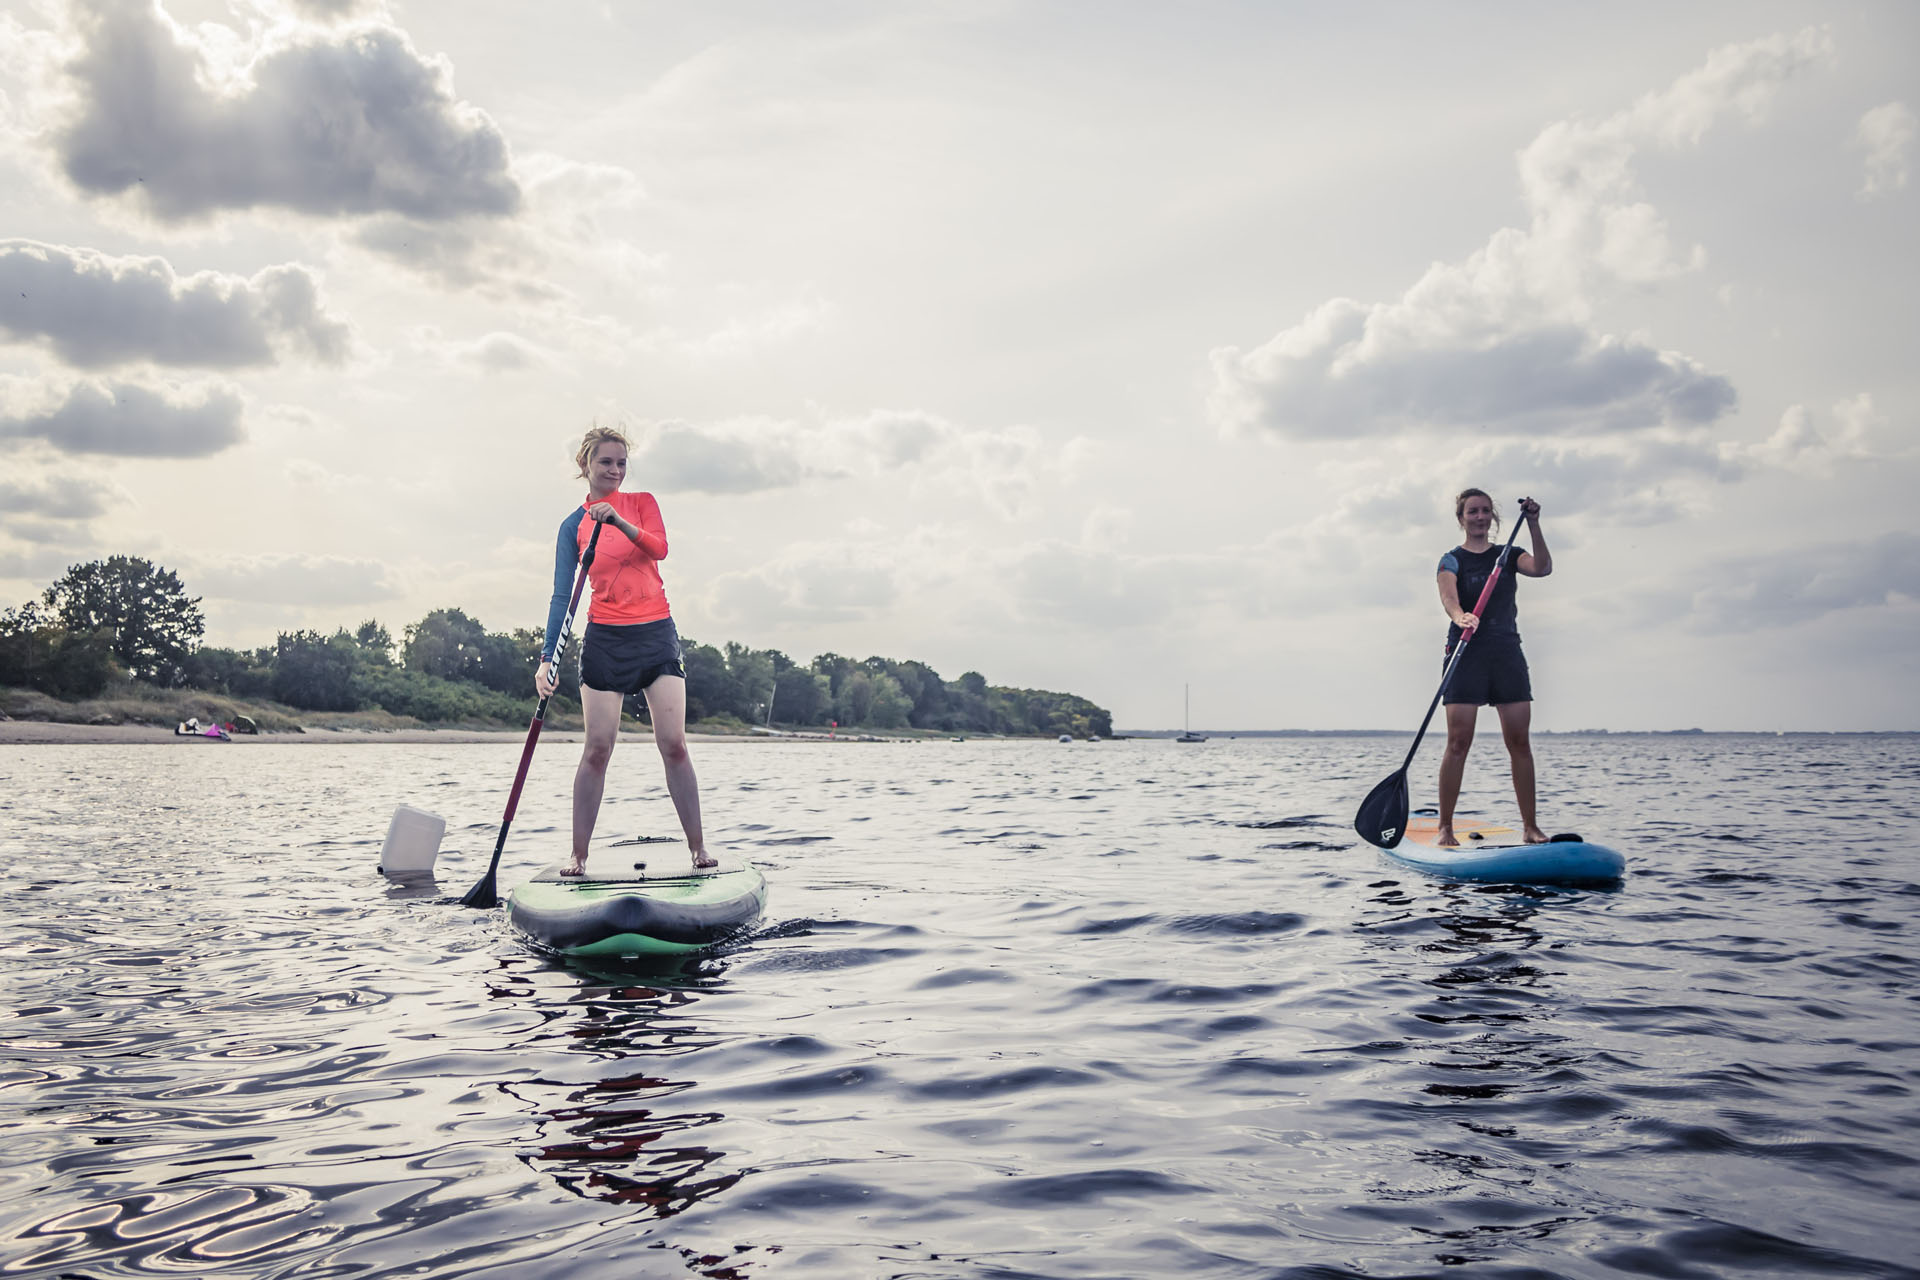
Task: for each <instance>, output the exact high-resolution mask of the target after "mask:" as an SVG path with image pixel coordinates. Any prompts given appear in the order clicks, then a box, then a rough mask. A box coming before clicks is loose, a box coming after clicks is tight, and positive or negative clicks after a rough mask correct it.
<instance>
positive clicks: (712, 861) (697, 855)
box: [693, 849, 720, 871]
mask: <svg viewBox="0 0 1920 1280" xmlns="http://www.w3.org/2000/svg"><path fill="white" fill-rule="evenodd" d="M719 865H720V860H719V859H717V858H715V857H714V856H713V855H712V854H710V853H708V852H707V851H706V850H705V849H695V850H694V851H693V869H694V870H695V871H705V870H706V869H707V868H709V867H717V866H719Z"/></svg>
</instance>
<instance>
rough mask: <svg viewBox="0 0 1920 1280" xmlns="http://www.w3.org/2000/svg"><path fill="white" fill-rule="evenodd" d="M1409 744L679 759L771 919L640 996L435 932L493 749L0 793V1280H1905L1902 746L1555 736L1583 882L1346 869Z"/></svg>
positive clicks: (1910, 1053) (471, 831)
mask: <svg viewBox="0 0 1920 1280" xmlns="http://www.w3.org/2000/svg"><path fill="white" fill-rule="evenodd" d="M1404 749H1405V743H1404V740H1401V741H1396V740H1394V739H1391V738H1387V739H1373V738H1353V739H1333V738H1328V739H1312V740H1301V739H1295V740H1277V741H1264V742H1263V741H1252V740H1240V741H1234V742H1226V741H1215V742H1210V743H1207V744H1205V745H1204V746H1203V747H1202V748H1200V749H1198V750H1194V749H1190V748H1177V749H1176V748H1175V747H1173V746H1172V745H1171V744H1167V743H1159V742H1110V743H1103V744H1100V745H1099V747H1098V748H1097V749H1081V748H1080V747H1076V748H1075V749H1073V750H1066V749H1063V748H1059V747H1057V746H1056V745H1055V744H1008V743H944V742H943V743H926V744H921V745H918V746H915V747H910V748H907V747H900V748H887V747H839V746H836V747H819V748H791V747H768V746H765V745H758V746H755V745H747V746H741V747H729V748H718V747H716V748H709V749H707V750H706V751H705V752H704V754H703V756H702V760H701V769H702V778H703V781H705V782H706V784H707V790H708V793H709V795H710V796H711V800H710V807H711V809H712V810H713V813H712V819H713V823H712V825H713V837H712V838H713V840H714V843H715V844H716V845H717V846H718V847H721V848H723V849H725V850H726V851H727V852H728V853H731V854H733V855H735V856H742V857H749V858H752V859H754V860H755V861H757V862H759V863H760V864H761V865H762V866H763V868H764V869H765V870H766V871H767V873H768V876H769V879H770V880H771V881H772V882H773V884H774V885H775V888H776V896H775V898H774V907H775V912H776V914H775V915H774V916H772V917H770V918H769V919H768V920H766V921H765V922H764V923H763V926H762V927H761V928H760V929H759V930H758V931H757V932H755V933H754V934H753V935H751V936H750V937H747V938H745V939H742V940H740V941H739V942H738V943H736V944H734V945H731V946H730V947H729V948H728V949H727V950H726V951H725V952H724V953H722V954H719V955H714V956H707V957H702V958H699V959H696V960H692V961H682V962H672V963H668V964H666V965H665V966H664V967H657V968H645V969H630V970H603V969H586V968H575V967H568V966H567V965H564V964H560V963H556V962H554V961H553V960H551V959H548V958H545V957H542V956H539V955H536V954H534V953H533V952H531V951H529V950H528V949H526V948H525V947H523V946H522V945H521V944H519V943H518V942H516V941H515V940H514V938H513V937H512V935H511V934H510V932H509V931H508V929H507V927H506V924H505V921H504V918H503V913H501V912H498V911H495V912H478V911H469V910H464V909H462V908H459V907H458V906H456V905H454V900H455V899H457V897H458V895H459V894H460V893H461V892H462V891H463V890H464V889H465V888H466V887H467V886H468V885H470V884H471V883H473V881H474V880H475V879H477V877H478V876H479V875H480V873H481V872H482V871H484V869H485V858H486V855H487V854H488V853H490V851H491V845H492V837H493V833H494V830H495V828H494V826H493V824H494V822H495V821H497V814H498V812H499V790H500V788H501V787H502V786H503V785H504V783H505V782H506V780H508V779H510V778H511V776H512V774H513V770H514V765H515V762H516V760H517V752H518V747H517V745H516V746H508V747H500V748H495V747H492V746H457V747H425V746H395V747H354V748H329V749H321V748H312V747H282V746H277V745H275V744H271V743H258V744H245V745H244V746H242V747H239V748H236V749H234V750H231V751H222V752H219V753H213V752H197V751H196V752H177V751H167V750H163V749H155V748H51V747H45V748H33V749H23V750H18V751H14V752H11V753H8V754H5V755H0V858H3V859H4V860H5V862H6V865H7V866H8V867H9V868H10V869H11V872H12V874H11V876H9V877H8V878H7V879H6V880H5V881H0V884H4V885H5V889H4V892H5V893H6V895H7V903H6V905H7V908H8V918H9V922H10V926H11V927H10V928H9V929H8V930H7V931H5V932H4V933H0V973H4V974H5V975H6V979H5V989H4V995H5V1002H4V1007H0V1142H4V1150H5V1152H6V1154H5V1156H4V1157H0V1275H20V1276H49V1277H53V1276H72V1277H86V1280H104V1278H105V1277H108V1276H118V1275H136V1274H147V1275H152V1274H168V1275H217V1276H221V1277H223V1278H224V1277H230V1276H231V1277H245V1278H251V1277H263V1278H264V1277H276V1278H277V1277H284V1276H292V1275H294V1274H299V1275H302V1276H307V1275H317V1276H342V1277H345V1276H356V1275H399V1274H404V1275H418V1276H425V1277H442V1276H444V1277H453V1276H460V1277H501V1278H503V1280H504V1278H507V1277H524V1276H529V1275H561V1274H564V1275H567V1276H569V1277H576V1276H577V1277H600V1276H606V1277H615V1276H618V1277H621V1278H622V1280H630V1277H632V1276H634V1275H697V1276H709V1277H730V1278H743V1277H751V1276H782V1277H784V1276H795V1275H798V1276H812V1275H818V1276H823V1277H834V1278H835V1280H840V1278H841V1277H846V1276H867V1275H914V1276H923V1275H924V1276H941V1277H964V1276H979V1277H989V1276H991V1277H1013V1276H1023V1277H1024V1276H1034V1277H1054V1276H1058V1277H1067V1276H1075V1277H1078V1276H1092V1275H1115V1276H1119V1275H1126V1276H1159V1275H1181V1276H1195V1277H1200V1276H1221V1277H1240V1276H1253V1275H1258V1276H1266V1275H1280V1276H1303V1277H1304V1276H1312V1277H1315V1280H1327V1278H1330V1277H1353V1276H1389V1275H1392V1276H1400V1275H1433V1274H1441V1273H1443V1272H1444V1270H1445V1269H1446V1268H1455V1269H1456V1271H1455V1273H1456V1274H1471V1275H1476V1276H1478V1275H1488V1276H1503V1275H1507V1276H1521V1275H1527V1276H1559V1275H1568V1276H1596V1277H1597V1276H1606V1275H1618V1274H1651V1275H1662V1276H1684V1277H1689V1278H1692V1277H1702V1276H1705V1277H1715V1276H1722V1275H1736V1274H1744V1273H1747V1272H1749V1271H1763V1272H1771V1273H1772V1274H1779V1275H1845V1276H1887V1277H1893V1276H1913V1275H1915V1274H1916V1272H1915V1271H1914V1270H1913V1269H1912V1266H1911V1263H1910V1261H1909V1260H1910V1259H1912V1258H1914V1257H1916V1256H1920V1231H1916V1228H1915V1226H1914V1224H1913V1222H1912V1215H1911V1212H1910V1206H1911V1203H1912V1196H1913V1188H1914V1187H1915V1186H1916V1185H1920V1183H1916V1178H1920V1160H1916V1158H1915V1157H1914V1156H1913V1155H1912V1154H1910V1153H1911V1149H1912V1139H1913V1135H1914V1133H1915V1132H1916V1127H1917V1126H1916V1122H1917V1121H1920V1104H1917V1103H1916V1101H1915V1098H1916V1094H1915V1090H1916V1088H1917V1087H1920V1067H1916V1066H1915V1065H1914V1064H1915V1063H1916V1062H1920V1053H1916V1050H1920V1035H1916V1032H1915V1027H1916V1025H1917V1024H1916V1021H1915V1013H1916V1003H1920V997H1916V995H1915V991H1916V989H1917V988H1916V983H1915V979H1916V977H1920V961H1916V959H1915V947H1914V945H1913V937H1914V931H1915V928H1916V925H1917V924H1920V876H1916V874H1915V860H1916V857H1920V854H1917V853H1916V849H1917V848H1920V841H1916V839H1915V836H1916V834H1917V833H1920V813H1917V812H1916V810H1917V804H1916V802H1917V799H1920V747H1917V746H1916V743H1915V741H1914V740H1913V739H1911V738H1889V739H1876V738H1862V739H1829V738H1807V739H1796V738H1765V739H1759V738H1705V739H1697V740H1676V739H1672V738H1632V737H1629V736H1625V735H1620V736H1614V737H1611V738H1574V739H1553V738H1547V739H1543V740H1542V744H1541V746H1540V747H1539V749H1538V750H1539V755H1540V758H1541V761H1542V776H1543V803H1544V804H1545V805H1547V806H1548V808H1549V810H1550V812H1551V813H1552V815H1553V817H1554V821H1555V822H1557V823H1559V824H1560V825H1563V826H1577V827H1580V828H1581V829H1583V830H1587V831H1589V833H1602V832H1604V833H1605V834H1606V836H1607V837H1608V839H1607V842H1608V843H1610V844H1613V845H1615V846H1616V847H1619V848H1621V849H1622V850H1623V851H1624V852H1625V853H1626V854H1627V855H1628V858H1629V864H1630V865H1629V877H1628V880H1627V882H1626V884H1625V885H1624V886H1623V887H1622V888H1620V889H1619V890H1618V891H1612V892H1572V891H1547V890H1520V889H1514V888H1493V887H1463V886H1452V885H1444V884H1438V883H1435V882H1432V881H1429V880H1426V879H1424V878H1421V877H1419V876H1417V875H1414V874H1413V873H1411V872H1408V871H1406V870H1404V869H1402V868H1398V867H1394V866H1391V865H1390V864H1388V863H1387V862H1386V861H1385V860H1383V859H1381V858H1379V857H1378V856H1377V855H1376V854H1374V853H1373V852H1372V851H1371V850H1368V849H1365V848H1361V847H1356V846H1355V845H1354V843H1353V842H1352V840H1351V838H1350V835H1349V833H1348V832H1347V831H1346V829H1345V822H1346V814H1347V813H1348V812H1349V811H1350V809H1351V806H1352V803H1353V799H1354V797H1356V796H1358V795H1360V794H1363V793H1364V792H1365V791H1366V789H1367V788H1368V787H1369V786H1371V785H1372V783H1373V782H1374V781H1377V780H1378V778H1379V777H1380V776H1381V775H1382V773H1383V772H1384V771H1385V770H1386V769H1389V768H1391V767H1393V766H1394V765H1395V764H1396V763H1397V761H1398V758H1399V755H1400V753H1401V752H1403V751H1404ZM569 767H570V765H569V762H568V761H567V760H566V759H565V758H564V757H563V756H562V755H561V754H560V753H553V754H552V755H551V756H549V757H539V758H537V759H536V763H535V767H534V772H533V776H532V777H531V778H530V780H529V785H528V790H527V793H526V798H525V800H524V801H523V807H522V810H521V814H520V816H519V819H518V822H517V824H516V828H515V832H514V837H513V840H512V842H511V844H510V846H509V849H508V855H507V859H506V862H505V864H504V865H503V867H502V876H501V884H502V888H503V889H504V888H506V887H508V886H510V885H511V884H513V883H514V882H515V880H516V879H518V878H520V877H523V876H525V875H528V874H531V873H532V872H533V871H535V870H537V869H538V868H539V867H540V866H541V865H543V864H545V863H547V862H550V861H551V860H552V858H553V856H555V854H556V852H557V850H558V849H559V848H560V846H561V844H562V843H563V841H564V829H565V825H566V821H567V817H566V812H565V806H566V796H567V794H568V792H567V782H568V770H569ZM1470 781H1471V780H1470ZM625 785H629V786H632V787H634V788H636V790H635V791H633V792H631V793H618V794H615V795H614V796H612V797H611V798H610V800H609V804H608V809H607V817H606V819H605V821H604V823H603V825H604V826H605V828H606V831H607V838H608V839H609V841H615V840H622V839H624V840H634V839H641V838H646V837H651V836H657V835H660V834H661V833H663V832H671V831H672V830H673V829H674V828H673V819H672V811H671V807H670V805H669V804H668V802H667V801H666V799H665V797H664V796H661V795H659V794H658V793H657V787H655V786H654V784H653V782H652V780H651V779H648V780H645V781H641V780H639V779H637V778H632V779H628V780H627V782H626V783H625ZM403 801H405V802H411V803H415V804H421V805H424V806H425V807H428V808H431V809H433V810H434V811H436V812H440V813H444V814H446V815H448V816H449V817H450V819H451V825H450V828H449V844H450V845H452V846H455V847H456V848H455V849H454V850H453V851H450V852H446V853H443V854H442V856H441V860H440V864H439V866H438V868H437V871H438V878H437V879H435V878H433V877H424V878H420V879H416V880H410V881H405V882H395V881H388V880H384V879H382V878H381V877H379V876H378V875H377V874H375V873H374V870H373V864H374V862H375V860H376V859H377V856H378V851H379V847H380V840H381V836H382V834H383V832H384V830H385V826H386V820H387V816H388V815H389V814H390V813H391V811H392V808H393V806H394V805H395V804H397V803H401V802H403ZM1755 814H1764V815H1765V821H1764V822H1760V821H1756V820H1755V819H1754V816H1753V815H1755ZM1491 816H1502V815H1499V814H1494V815H1491ZM459 846H464V847H465V848H467V849H469V850H480V851H482V852H481V853H478V854H475V853H468V854H461V853H459V852H458V851H457V847H459Z"/></svg>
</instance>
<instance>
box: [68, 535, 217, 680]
mask: <svg viewBox="0 0 1920 1280" xmlns="http://www.w3.org/2000/svg"><path fill="white" fill-rule="evenodd" d="M44 599H45V601H46V604H47V607H48V608H49V609H51V610H52V611H53V616H54V620H55V621H56V622H57V623H58V624H59V625H60V626H61V627H62V628H64V629H65V630H66V631H68V632H70V633H72V634H75V635H79V634H85V633H88V632H94V631H104V632H107V633H108V636H109V643H110V645H111V646H112V649H113V656H114V657H116V658H118V659H119V660H120V662H121V664H122V665H124V666H125V667H126V668H127V670H128V671H130V672H132V673H133V675H134V676H135V677H137V678H139V679H141V680H148V681H151V682H153V683H154V684H175V683H178V681H179V679H180V676H181V674H182V671H183V669H184V665H185V662H186V659H187V656H188V655H189V654H191V653H192V652H193V651H194V649H195V648H196V647H198V645H199V643H200V636H201V634H202V633H203V632H205V630H206V622H205V620H204V619H203V618H202V617H201V615H200V598H199V597H198V596H195V597H193V598H191V599H189V598H188V596H187V590H186V588H185V587H184V586H182V585H181V582H180V575H179V574H177V573H175V572H174V571H173V570H171V569H162V568H159V567H158V566H156V565H155V564H154V563H153V562H152V561H151V560H142V559H140V558H139V557H137V556H109V557H107V558H106V559H105V560H92V561H89V562H87V563H86V564H77V565H74V566H73V567H72V568H70V569H68V570H67V572H66V574H65V576H63V577H62V578H61V579H60V580H59V581H58V582H55V583H54V584H53V585H52V586H51V587H48V588H47V591H46V595H45V597H44Z"/></svg>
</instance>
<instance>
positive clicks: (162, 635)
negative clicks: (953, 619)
mask: <svg viewBox="0 0 1920 1280" xmlns="http://www.w3.org/2000/svg"><path fill="white" fill-rule="evenodd" d="M205 630H206V624H205V619H204V617H203V616H202V614H201V612H200V600H199V598H198V597H189V596H188V594H187V591H186V587H185V585H184V584H183V583H182V582H181V580H180V577H179V575H178V574H176V573H175V572H173V571H172V570H170V569H164V568H161V567H159V566H157V565H155V564H153V563H151V562H150V561H147V560H142V559H139V558H138V557H134V556H111V557H109V558H108V559H105V560H96V561H91V562H89V563H87V564H81V565H75V566H73V567H72V568H70V569H68V570H67V572H66V574H65V575H63V576H62V577H61V578H60V579H59V580H58V581H56V582H55V583H54V584H53V585H52V586H50V587H48V588H47V590H46V591H45V592H44V593H43V594H42V595H41V597H40V598H39V599H38V600H33V601H29V602H27V603H26V604H24V605H22V606H20V607H19V608H17V609H8V610H5V611H4V612H0V685H23V686H28V687H31V688H35V689H39V690H40V691H41V692H43V693H48V694H51V695H53V696H54V697H59V698H67V699H77V698H90V697H97V696H98V695H99V694H101V693H102V692H104V691H105V690H106V689H107V688H108V686H109V685H110V684H112V683H113V682H114V681H115V680H119V679H128V678H131V679H133V680H136V681H141V682H144V683H147V684H152V685H158V686H161V687H167V688H191V689H198V690H203V691H206V692H209V693H223V694H226V695H228V696H231V697H236V698H258V699H271V700H273V701H276V702H280V703H284V704H286V705H287V706H290V707H294V708H296V709H300V710H306V711H363V710H368V709H372V708H375V707H378V708H382V709H384V710H386V711H389V712H391V713H392V714H394V715H402V716H411V717H413V718H414V719H417V720H422V721H428V722H445V721H450V720H479V719H493V720H515V719H518V718H520V717H522V716H524V715H525V713H526V711H527V702H528V699H529V698H530V697H531V696H532V688H533V672H534V668H535V667H536V666H537V665H538V663H539V660H540V646H541V642H542V641H543V640H544V639H545V635H544V632H543V631H542V630H541V629H539V628H534V627H521V628H516V629H515V630H512V631H488V630H487V629H486V628H485V627H484V626H482V625H481V624H480V623H479V622H478V621H476V620H475V619H473V618H471V617H469V616H468V615H467V614H466V613H465V612H464V611H462V610H460V609H457V608H445V609H435V610H433V611H432V612H430V613H428V614H427V615H426V616H425V617H424V618H421V619H420V620H419V621H418V622H415V623H412V624H410V625H408V626H407V627H406V628H405V629H404V630H403V631H402V632H401V634H400V636H399V637H398V638H397V639H396V638H395V637H394V636H393V634H392V633H391V632H389V631H388V630H387V628H386V627H385V626H383V625H381V624H380V623H379V622H377V621H372V620H369V621H367V622H363V623H361V624H360V626H359V627H358V628H356V629H354V630H352V631H348V630H347V629H345V628H341V629H339V630H337V631H335V632H334V633H333V634H331V635H327V634H324V633H322V632H319V631H304V630H303V631H291V632H281V633H280V634H279V636H278V637H277V638H276V639H275V641H274V643H273V644H271V645H265V646H262V647H260V648H257V649H246V650H242V649H227V648H221V647H218V646H214V645H206V644H202V643H201V637H202V636H203V634H204V633H205ZM682 647H683V651H684V661H685V664H686V669H687V719H688V720H689V721H690V722H698V721H703V720H704V721H714V722H723V723H724V722H738V723H741V724H764V725H790V726H791V725H804V726H824V725H828V724H834V723H837V724H838V725H840V726H841V727H843V728H849V729H874V730H889V729H896V730H897V729H909V728H911V729H923V730H938V731H941V732H947V733H999V734H1033V733H1047V734H1054V733H1070V734H1073V735H1074V736H1076V737H1085V736H1087V735H1089V734H1097V735H1099V736H1101V737H1106V736H1108V735H1109V734H1111V733H1112V730H1113V723H1112V717H1111V715H1110V714H1109V713H1108V712H1107V711H1106V710H1105V709H1104V708H1101V707H1098V706H1095V705H1094V704H1093V703H1091V702H1089V701H1088V700H1087V699H1085V698H1081V697H1078V696H1076V695H1074V694H1070V693H1058V692H1054V691H1051V690H1045V689H1011V688H1004V687H1001V686H997V685H989V684H988V683H987V681H986V678H985V677H984V676H982V675H981V674H980V673H979V672H977V671H969V672H967V673H965V674H964V675H962V676H960V677H959V678H958V679H956V680H946V679H943V678H942V677H941V675H940V673H939V672H937V671H935V670H934V669H933V668H932V667H930V666H928V665H927V664H926V663H924V662H916V661H912V660H909V661H904V662H901V661H895V660H894V659H892V658H881V657H870V658H862V659H853V658H847V657H843V656H841V655H840V654H837V653H824V654H821V655H820V656H818V657H816V658H814V659H813V661H812V662H810V663H808V664H806V665H804V666H802V665H801V664H799V663H797V662H795V661H794V660H793V659H792V658H789V657H788V656H787V655H786V654H784V653H782V652H781V651H780V650H778V649H754V648H750V647H748V646H746V645H742V644H736V643H733V642H731V641H729V642H728V643H726V644H725V645H722V646H721V647H719V648H715V647H714V646H712V645H705V644H699V643H697V642H695V641H692V640H689V639H686V638H684V637H683V638H682ZM578 684H579V667H578V647H577V646H575V648H574V649H573V651H572V652H570V653H569V654H568V656H567V658H566V659H565V661H564V662H563V670H562V672H561V680H560V688H561V689H562V690H571V689H573V688H575V687H577V686H578ZM555 701H556V702H559V703H561V704H563V705H564V704H567V703H570V702H571V701H572V700H571V698H570V697H568V696H567V694H565V693H560V694H556V695H555ZM635 702H636V703H637V702H638V700H635ZM634 709H635V710H640V709H641V708H640V707H639V706H638V705H636V706H635V708H634Z"/></svg>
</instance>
